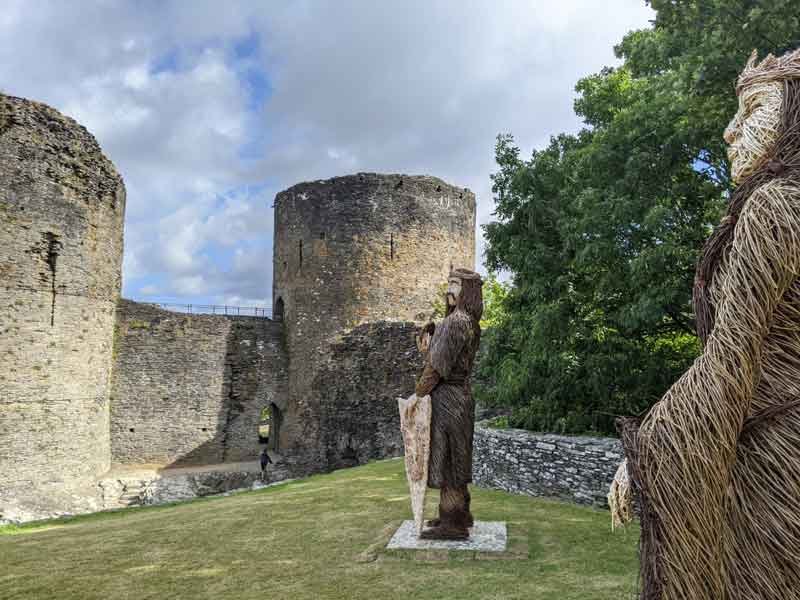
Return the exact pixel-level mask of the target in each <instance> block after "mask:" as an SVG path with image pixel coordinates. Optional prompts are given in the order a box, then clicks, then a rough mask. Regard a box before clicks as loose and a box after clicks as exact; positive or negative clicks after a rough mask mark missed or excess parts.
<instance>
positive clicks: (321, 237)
mask: <svg viewBox="0 0 800 600" xmlns="http://www.w3.org/2000/svg"><path fill="white" fill-rule="evenodd" d="M319 239H321V240H324V239H325V232H324V231H323V232H322V233H320V234H319Z"/></svg>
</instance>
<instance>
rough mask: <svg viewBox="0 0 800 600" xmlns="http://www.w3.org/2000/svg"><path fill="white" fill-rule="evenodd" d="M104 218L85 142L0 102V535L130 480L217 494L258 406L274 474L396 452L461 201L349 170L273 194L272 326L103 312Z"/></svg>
mask: <svg viewBox="0 0 800 600" xmlns="http://www.w3.org/2000/svg"><path fill="white" fill-rule="evenodd" d="M124 212H125V187H124V185H123V182H122V178H121V177H120V175H119V174H118V173H117V171H116V169H115V168H114V166H113V164H112V163H111V162H110V161H109V160H108V159H107V158H106V157H105V156H104V155H103V154H102V151H101V149H100V147H99V145H98V144H97V142H96V140H95V139H94V137H93V136H92V135H91V134H90V133H88V132H87V131H86V129H84V128H83V127H81V126H80V125H79V124H77V123H76V122H75V121H73V120H72V119H69V118H67V117H65V116H63V115H61V114H60V113H59V112H57V111H56V110H54V109H52V108H50V107H48V106H46V105H44V104H40V103H37V102H32V101H29V100H24V99H21V98H15V97H12V96H5V95H2V94H0V520H2V519H3V518H4V515H5V518H6V519H10V518H11V519H13V518H14V515H15V514H17V515H19V514H22V515H27V517H28V518H34V517H37V516H43V515H51V514H58V513H65V512H77V511H83V510H93V509H97V508H104V507H112V506H119V505H124V504H125V503H126V502H124V500H125V498H128V499H130V498H131V497H132V496H133V495H136V494H138V493H139V491H141V493H142V494H146V493H150V494H151V496H152V495H153V490H150V492H147V490H145V489H144V488H142V490H139V491H137V492H136V494H134V493H133V492H132V491H131V489H129V488H130V487H131V486H130V485H129V484H127V483H125V481H126V480H125V478H124V476H123V475H121V473H125V472H132V471H135V470H136V469H144V468H148V469H151V470H153V471H154V472H156V471H161V472H163V473H167V472H168V471H170V469H173V470H175V472H189V471H192V472H207V473H214V475H213V476H209V478H208V479H209V480H213V481H212V483H211V484H209V483H208V481H207V480H206V481H199V480H197V478H196V477H195V479H193V480H192V486H193V489H192V494H199V493H204V492H205V493H209V492H213V491H219V489H220V486H219V482H220V481H222V480H223V479H224V477H223V475H220V473H226V472H231V473H238V474H239V475H241V472H243V471H246V472H250V473H251V477H252V472H253V471H255V472H256V473H257V468H255V469H254V468H253V465H252V461H256V460H257V459H258V456H259V454H260V452H261V449H262V448H263V444H262V443H261V442H262V441H263V440H261V439H260V438H259V428H258V426H259V420H260V418H261V415H262V414H263V413H264V411H265V409H267V411H268V412H269V414H270V415H271V432H270V436H269V446H270V450H271V453H272V456H273V458H274V459H276V460H275V465H274V474H273V476H275V477H280V476H298V475H304V474H308V473H313V472H320V471H326V470H330V469H335V468H339V467H344V466H351V465H356V464H360V463H363V462H366V461H367V460H369V459H373V458H382V457H387V456H396V455H399V454H401V453H402V440H401V439H400V434H399V425H398V417H397V408H396V401H395V398H396V397H397V396H404V395H408V394H410V393H411V391H412V390H413V387H414V376H415V373H416V370H417V368H418V366H419V364H420V356H419V355H418V352H417V349H416V346H415V343H414V333H415V331H416V327H417V326H418V325H419V324H420V322H421V321H422V320H424V319H427V318H428V317H429V316H430V314H431V307H432V303H433V301H434V299H435V297H436V294H437V288H438V287H439V285H440V284H441V283H442V282H444V281H446V279H447V275H448V273H449V270H450V268H451V267H452V266H456V267H459V266H461V267H468V268H474V263H475V254H474V247H475V237H474V235H475V233H474V232H475V197H474V195H473V194H472V193H471V192H470V191H469V190H466V189H463V188H456V187H454V186H451V185H448V184H446V183H444V182H443V181H441V180H440V179H437V178H435V177H428V176H406V175H380V174H372V173H362V174H357V175H350V176H345V177H336V178H333V179H329V180H326V181H315V182H309V183H301V184H298V185H295V186H293V187H291V188H289V189H287V190H285V191H283V192H281V193H279V194H278V195H277V196H276V198H275V236H274V257H273V260H274V269H273V272H274V284H273V292H272V295H273V307H274V309H273V318H272V319H268V318H263V317H234V316H225V315H187V314H180V313H175V312H171V311H167V310H163V309H161V308H158V307H156V306H153V305H150V304H143V303H138V302H133V301H130V300H125V299H122V298H121V297H120V291H121V266H122V251H123V243H122V239H123V222H124ZM243 463H245V464H246V465H245V466H243ZM239 475H236V476H234V477H232V478H231V477H229V478H228V480H226V481H227V483H225V485H228V486H229V487H232V486H234V484H236V483H237V482H238V483H242V482H243V481H246V480H247V479H246V477H245V478H244V479H243V478H242V477H241V476H239ZM231 482H233V483H231ZM145 487H146V486H145ZM155 495H156V496H157V495H158V494H157V493H155ZM136 500H138V501H142V500H143V498H141V497H137V498H136Z"/></svg>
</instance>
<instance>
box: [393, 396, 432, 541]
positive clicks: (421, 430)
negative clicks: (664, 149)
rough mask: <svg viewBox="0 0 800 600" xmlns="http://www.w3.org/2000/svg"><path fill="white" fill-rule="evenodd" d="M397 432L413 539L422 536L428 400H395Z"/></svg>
mask: <svg viewBox="0 0 800 600" xmlns="http://www.w3.org/2000/svg"><path fill="white" fill-rule="evenodd" d="M397 404H398V405H399V407H400V431H402V433H403V443H404V444H405V447H406V477H408V487H409V490H410V492H411V511H412V512H413V514H414V524H415V525H416V528H417V535H419V534H420V533H422V524H423V523H424V515H423V513H424V511H425V491H426V490H427V488H428V459H429V458H430V449H431V397H430V396H424V397H422V398H417V396H416V394H412V395H411V396H409V397H408V399H405V398H398V399H397Z"/></svg>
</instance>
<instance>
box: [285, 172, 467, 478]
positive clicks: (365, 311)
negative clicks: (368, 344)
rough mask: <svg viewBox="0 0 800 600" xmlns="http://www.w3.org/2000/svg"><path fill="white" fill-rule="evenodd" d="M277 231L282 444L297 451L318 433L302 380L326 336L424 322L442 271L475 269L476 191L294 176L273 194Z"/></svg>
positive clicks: (376, 179)
mask: <svg viewBox="0 0 800 600" xmlns="http://www.w3.org/2000/svg"><path fill="white" fill-rule="evenodd" d="M275 232H276V233H275V240H274V259H273V260H274V264H273V280H274V284H273V309H274V312H275V315H276V317H277V318H283V320H284V324H285V334H286V341H287V349H288V352H289V389H290V393H289V398H288V402H287V406H286V407H281V408H282V409H284V410H285V411H286V419H285V426H284V427H283V430H282V432H281V434H280V435H281V439H280V445H281V446H283V447H285V448H287V449H293V450H298V451H300V450H302V449H303V448H305V449H308V448H312V447H314V446H315V444H314V440H315V439H317V438H318V437H319V431H317V426H318V424H317V423H316V419H315V417H314V414H315V413H317V410H316V409H315V407H314V406H313V404H314V401H313V393H312V392H311V390H309V389H308V382H309V381H310V380H311V378H312V377H311V376H312V375H313V371H314V365H315V363H316V362H318V361H321V360H324V354H325V347H326V346H327V344H328V343H329V342H330V340H331V339H332V338H333V337H334V336H335V335H336V334H338V333H341V332H343V331H346V330H348V329H351V328H353V327H355V326H357V325H359V324H362V323H366V322H371V321H416V322H420V321H423V320H425V319H427V318H428V317H429V316H430V315H431V312H432V308H433V303H434V301H435V300H436V299H437V297H438V296H439V295H440V286H441V284H442V283H444V282H446V281H447V276H448V274H449V272H450V270H451V269H452V268H457V267H466V268H469V269H474V268H475V195H474V194H473V193H472V192H470V191H469V190H468V189H466V188H461V187H456V186H453V185H450V184H447V183H445V182H444V181H442V180H441V179H438V178H436V177H430V176H408V175H384V174H376V173H359V174H356V175H348V176H344V177H335V178H333V179H327V180H323V181H314V182H307V183H300V184H297V185H295V186H292V187H291V188H289V189H287V190H285V191H283V192H280V193H279V194H278V195H277V196H276V198H275ZM300 365H302V367H301V366H300ZM310 460H311V462H312V463H317V462H319V461H322V462H324V458H319V459H316V458H314V457H311V458H310ZM312 466H313V467H315V468H316V467H319V466H323V467H324V465H319V464H314V465H312Z"/></svg>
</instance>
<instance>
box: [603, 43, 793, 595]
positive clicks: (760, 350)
mask: <svg viewBox="0 0 800 600" xmlns="http://www.w3.org/2000/svg"><path fill="white" fill-rule="evenodd" d="M776 84H777V86H778V88H779V90H780V93H779V94H776V93H775V92H776V90H777V89H778V88H776V87H775V86H776ZM738 91H739V94H740V98H743V97H744V95H745V94H750V95H760V96H761V105H760V110H762V112H763V114H762V115H755V118H753V119H751V120H749V121H748V122H747V126H749V127H750V130H749V131H746V130H747V126H746V127H743V128H742V129H743V135H742V136H741V137H740V138H739V139H737V141H736V143H735V144H734V146H736V148H735V152H733V156H732V158H733V159H734V163H737V162H739V164H740V166H741V164H742V163H746V162H747V161H748V160H750V161H751V163H752V159H753V158H754V157H756V156H762V157H763V158H761V159H760V160H759V161H758V162H757V164H750V165H749V168H750V172H749V173H748V170H747V168H741V169H739V171H740V172H741V173H743V174H745V175H746V178H745V179H744V180H742V181H741V184H740V185H739V187H738V188H737V189H736V191H735V192H734V194H733V196H732V198H731V201H730V204H729V207H728V213H727V215H726V216H725V218H724V219H723V220H722V222H721V223H720V225H719V226H718V227H717V228H716V230H715V231H714V233H713V234H712V235H711V237H710V238H709V240H708V241H707V243H706V245H705V247H704V249H703V252H702V255H701V259H700V261H699V263H698V268H697V274H696V280H695V288H694V293H693V300H694V305H695V312H696V315H697V330H698V334H699V335H700V337H701V339H702V340H703V343H704V349H703V354H702V355H701V356H700V357H699V358H698V359H697V360H696V361H695V364H694V365H693V366H692V368H691V369H689V371H687V372H686V373H685V374H684V375H683V376H682V377H681V378H680V379H679V380H678V381H677V382H676V383H675V384H674V385H673V386H672V388H671V389H670V390H669V391H668V392H667V393H666V394H665V396H664V397H663V398H662V399H661V401H660V402H658V403H657V404H656V405H655V406H654V407H653V408H652V409H651V411H650V412H649V413H648V415H647V416H646V418H645V419H644V420H643V421H641V422H639V420H637V419H621V420H620V422H619V428H620V434H621V437H622V442H623V447H624V448H625V453H626V457H627V468H626V469H621V470H620V472H618V473H617V477H616V478H615V482H614V484H613V485H612V490H611V494H610V500H613V503H612V510H613V513H614V519H615V520H617V521H618V522H620V521H625V520H629V519H630V512H631V511H630V494H629V493H627V491H628V490H627V487H628V486H630V488H632V489H633V492H634V493H635V495H636V496H637V497H638V501H639V508H640V514H641V524H642V534H641V541H640V559H641V572H640V579H641V598H643V599H644V600H684V599H685V600H745V599H747V600H755V599H759V600H773V599H774V600H778V599H781V600H784V599H791V598H800V280H799V279H798V276H800V51H795V52H793V53H790V54H788V55H786V56H784V57H781V58H779V59H776V58H774V57H768V58H767V59H765V61H763V62H762V63H761V64H760V65H756V64H755V59H754V57H751V60H750V61H749V62H748V64H747V67H746V68H745V70H744V71H743V73H742V76H741V78H740V81H739V86H738ZM770 96H771V97H773V98H774V97H778V98H780V99H781V102H780V105H778V104H777V103H775V102H773V103H771V104H770V102H769V101H768V99H767V97H770ZM746 104H747V102H746V99H745V106H744V107H743V108H744V110H745V111H746V110H748V107H747V105H746ZM765 107H766V108H765ZM757 110H759V108H757V109H755V110H753V112H754V113H755V112H756V111H757ZM775 110H779V111H780V114H779V115H775V114H774V111H775ZM770 111H773V113H772V115H771V116H770ZM751 116H752V115H751ZM777 117H779V118H777ZM743 118H747V115H744V116H743ZM770 119H772V121H773V122H774V123H775V124H776V125H777V127H776V128H774V129H776V131H770V130H769V127H768V126H767V123H768V122H769V121H770ZM770 136H771V137H770ZM773 140H774V141H773ZM759 148H760V150H759ZM764 148H767V149H768V150H769V152H767V153H765V152H764ZM759 152H760V154H759ZM737 159H738V161H737ZM626 477H628V478H629V480H630V481H629V483H628V482H626Z"/></svg>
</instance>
